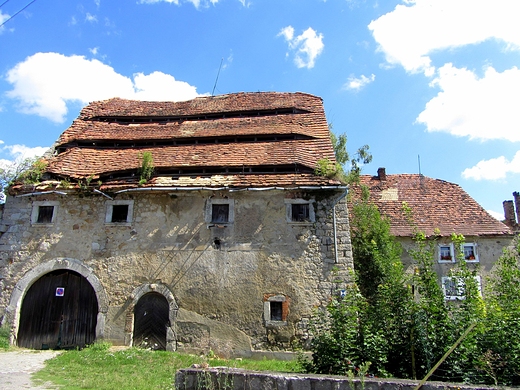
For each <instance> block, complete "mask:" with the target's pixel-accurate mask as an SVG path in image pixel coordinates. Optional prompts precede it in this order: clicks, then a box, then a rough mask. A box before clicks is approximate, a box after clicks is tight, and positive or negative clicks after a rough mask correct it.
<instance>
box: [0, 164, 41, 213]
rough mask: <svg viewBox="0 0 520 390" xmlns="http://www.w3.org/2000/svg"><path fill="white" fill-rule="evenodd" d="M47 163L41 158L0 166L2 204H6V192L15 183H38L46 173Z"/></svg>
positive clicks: (0, 201)
mask: <svg viewBox="0 0 520 390" xmlns="http://www.w3.org/2000/svg"><path fill="white" fill-rule="evenodd" d="M46 165H47V164H46V163H45V162H44V161H43V160H42V159H41V157H34V158H26V159H23V160H19V161H12V162H9V163H6V164H4V165H3V166H0V203H4V202H5V197H6V195H5V192H4V191H5V190H6V189H7V188H8V187H9V186H10V185H12V184H13V183H15V182H21V183H23V184H34V183H38V182H39V181H40V180H41V178H42V175H43V172H44V171H45V167H46Z"/></svg>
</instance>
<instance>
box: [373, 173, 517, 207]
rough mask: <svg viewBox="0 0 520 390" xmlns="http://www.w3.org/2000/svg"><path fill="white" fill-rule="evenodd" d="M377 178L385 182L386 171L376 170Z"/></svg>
mask: <svg viewBox="0 0 520 390" xmlns="http://www.w3.org/2000/svg"><path fill="white" fill-rule="evenodd" d="M377 177H378V178H379V180H380V181H384V180H386V169H385V168H379V169H378V170H377ZM519 201H520V199H519Z"/></svg>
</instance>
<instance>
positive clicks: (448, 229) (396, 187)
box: [350, 168, 514, 300]
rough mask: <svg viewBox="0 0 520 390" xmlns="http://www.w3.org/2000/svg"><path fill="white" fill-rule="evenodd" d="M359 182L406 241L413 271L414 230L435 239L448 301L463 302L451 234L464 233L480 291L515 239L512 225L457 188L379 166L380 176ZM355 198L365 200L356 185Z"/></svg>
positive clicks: (467, 258) (405, 261) (439, 272)
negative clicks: (455, 275)
mask: <svg viewBox="0 0 520 390" xmlns="http://www.w3.org/2000/svg"><path fill="white" fill-rule="evenodd" d="M360 184H361V185H365V186H367V187H368V189H369V194H370V198H369V199H370V201H371V202H373V203H374V204H375V205H376V206H377V208H378V210H379V212H380V213H381V215H382V216H384V217H387V218H388V220H389V222H390V233H391V234H392V235H393V236H394V237H396V238H397V240H398V241H399V242H400V243H401V245H402V247H403V254H402V261H403V264H404V265H405V267H406V268H407V269H408V270H409V271H410V272H413V267H414V261H413V259H412V257H411V256H410V253H409V250H410V249H413V248H415V247H416V246H415V243H414V242H413V240H412V237H413V234H414V229H416V230H417V231H422V232H424V233H425V234H426V237H429V238H430V239H431V238H434V237H435V238H436V240H437V241H436V245H435V254H434V257H435V258H434V268H435V271H436V272H437V275H438V276H439V283H440V284H441V286H442V287H443V290H444V294H445V297H446V299H448V300H455V299H460V298H462V297H461V295H460V291H461V290H460V289H459V288H458V286H457V280H456V278H453V277H451V276H450V270H451V269H453V268H455V267H456V266H457V261H458V260H457V259H456V252H457V249H458V248H455V245H454V243H453V242H452V240H451V235H452V233H456V234H462V235H464V237H465V242H464V245H463V247H462V248H460V249H461V250H462V252H463V253H464V257H465V262H466V263H467V264H468V266H469V267H470V268H471V269H475V268H476V269H478V274H479V277H478V282H479V283H480V286H481V288H482V287H483V284H484V282H485V278H484V276H485V275H487V274H488V273H489V271H490V270H491V269H492V267H493V265H494V264H495V262H496V261H497V259H498V257H499V256H500V255H501V254H502V250H503V248H505V247H507V246H509V245H510V244H511V241H512V239H513V237H514V234H513V231H512V230H511V229H510V227H509V226H507V225H506V224H504V223H502V222H500V221H498V220H497V219H495V218H494V217H492V216H491V215H490V214H489V213H488V212H487V211H486V210H484V208H482V206H480V205H479V204H478V203H477V202H476V201H475V200H474V199H473V198H471V197H470V196H469V195H468V194H467V193H466V192H465V191H464V190H463V189H462V188H461V187H460V186H459V185H457V184H454V183H450V182H447V181H444V180H439V179H432V178H429V177H426V176H423V175H420V174H392V175H387V174H386V170H385V168H379V169H378V171H377V176H371V175H362V176H361V178H360ZM350 195H351V199H352V200H353V201H354V202H355V201H356V200H359V199H361V189H360V187H359V186H357V187H353V188H352V189H351V193H350ZM404 202H406V204H407V205H408V207H409V208H410V210H411V216H412V223H410V221H409V220H408V217H407V215H406V214H405V212H404V211H403V203H404ZM504 207H505V206H504Z"/></svg>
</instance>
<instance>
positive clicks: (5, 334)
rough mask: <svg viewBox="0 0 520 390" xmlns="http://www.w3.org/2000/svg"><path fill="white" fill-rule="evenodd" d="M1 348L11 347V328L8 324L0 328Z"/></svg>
mask: <svg viewBox="0 0 520 390" xmlns="http://www.w3.org/2000/svg"><path fill="white" fill-rule="evenodd" d="M0 349H9V328H8V327H7V326H2V327H1V328H0Z"/></svg>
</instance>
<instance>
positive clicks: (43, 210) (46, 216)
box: [36, 206, 54, 223]
mask: <svg viewBox="0 0 520 390" xmlns="http://www.w3.org/2000/svg"><path fill="white" fill-rule="evenodd" d="M53 215H54V206H40V207H38V218H37V220H36V223H52V216H53Z"/></svg>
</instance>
